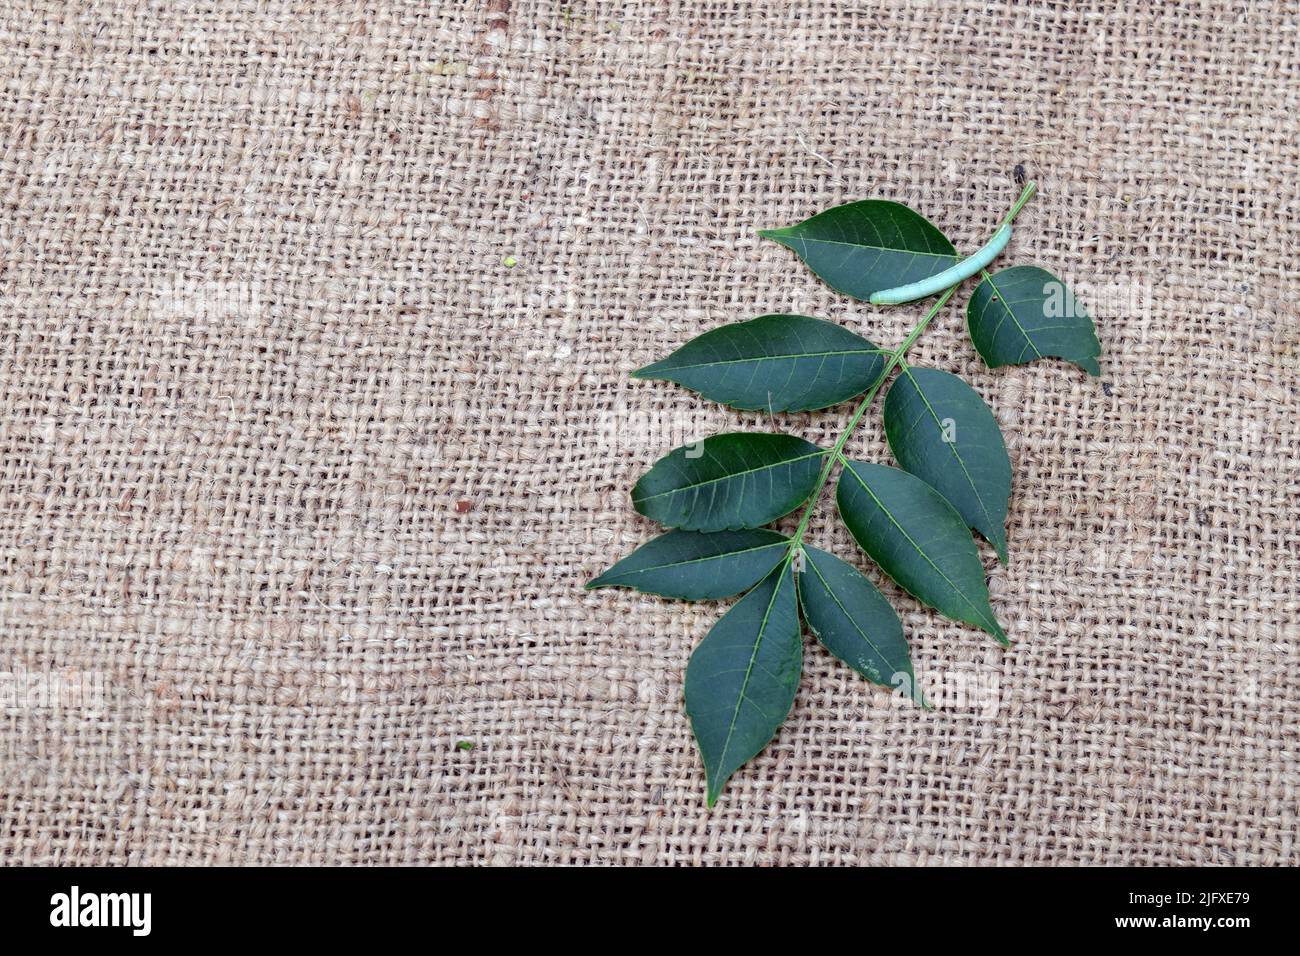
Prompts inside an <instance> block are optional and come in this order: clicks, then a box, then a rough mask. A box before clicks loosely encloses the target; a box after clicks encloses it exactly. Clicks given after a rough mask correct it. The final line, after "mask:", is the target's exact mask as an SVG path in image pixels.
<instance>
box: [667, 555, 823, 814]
mask: <svg viewBox="0 0 1300 956" xmlns="http://www.w3.org/2000/svg"><path fill="white" fill-rule="evenodd" d="M796 604H797V599H796V597H795V582H794V569H793V568H792V567H791V566H790V562H789V561H785V562H782V563H781V565H780V566H778V567H777V569H776V570H775V571H773V572H772V573H771V574H769V575H768V576H767V577H766V578H764V579H763V580H762V581H761V582H760V583H759V585H758V586H757V587H755V588H754V589H753V590H752V591H750V592H749V593H748V594H746V595H745V596H744V597H743V598H741V599H740V600H739V601H737V602H736V604H735V606H734V607H733V608H732V609H731V610H730V611H728V612H727V613H726V614H724V615H723V616H722V617H721V619H719V621H718V623H717V624H715V625H713V629H712V630H711V631H709V633H708V635H707V636H706V637H705V638H704V640H703V641H701V642H700V645H699V647H697V648H696V649H695V653H694V654H692V655H691V661H690V663H689V664H688V665H687V667H686V713H687V714H688V715H689V716H690V719H691V730H692V731H693V732H694V734H695V741H696V744H697V745H698V746H699V748H700V756H701V757H702V758H703V760H704V772H705V776H706V778H707V780H708V803H709V806H713V804H714V803H715V802H717V799H718V794H719V793H720V792H721V791H722V786H723V784H725V783H726V782H727V778H728V777H730V776H731V775H732V774H733V773H735V772H736V770H737V769H738V768H739V767H740V766H741V765H742V764H744V763H745V762H746V761H748V760H749V759H750V758H751V757H753V756H754V755H755V754H757V753H758V752H759V751H760V750H762V749H763V748H764V747H766V746H767V744H768V741H770V740H771V739H772V737H773V735H774V734H775V733H776V730H777V728H778V727H780V726H781V722H782V721H784V720H785V718H786V715H787V714H789V713H790V707H791V706H792V705H793V704H794V696H795V691H796V690H798V687H799V673H800V671H801V670H802V667H803V641H802V640H801V638H800V635H799V613H798V610H797V607H796Z"/></svg>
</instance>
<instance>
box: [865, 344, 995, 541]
mask: <svg viewBox="0 0 1300 956" xmlns="http://www.w3.org/2000/svg"><path fill="white" fill-rule="evenodd" d="M885 437H886V438H888V439H889V447H890V449H891V450H892V451H893V453H894V457H895V458H897V459H898V463H899V464H900V465H902V466H903V467H904V468H906V469H907V470H908V471H910V472H911V473H912V474H914V475H916V476H917V477H918V478H920V479H922V480H923V481H925V482H926V483H928V484H929V485H930V486H932V487H933V488H934V489H935V490H937V491H938V492H939V493H940V494H941V495H943V496H944V497H945V498H947V499H948V503H949V504H951V505H952V506H953V507H954V508H956V509H957V513H958V514H959V515H961V516H962V518H963V519H964V520H965V521H966V523H967V524H968V525H970V526H971V527H972V528H974V529H975V530H976V531H978V532H979V533H980V534H982V535H983V536H984V537H985V538H986V539H987V540H988V542H989V543H990V544H992V545H993V547H994V548H995V549H997V552H998V558H999V559H1000V560H1001V561H1002V563H1003V564H1006V563H1007V535H1006V531H1005V529H1004V528H1003V525H1004V524H1005V523H1006V520H1007V500H1008V499H1009V498H1010V497H1011V461H1010V459H1009V458H1007V446H1006V445H1005V444H1004V443H1003V441H1002V432H1001V430H999V428H998V423H997V419H995V418H994V417H993V412H992V411H991V410H990V409H989V407H988V406H987V405H985V404H984V400H983V399H982V398H980V397H979V393H977V392H976V391H975V390H974V389H973V388H971V387H970V386H969V385H967V384H966V383H965V382H963V381H962V380H961V379H959V378H958V377H957V376H956V375H950V374H948V373H947V372H940V371H939V370H938V369H932V368H913V367H910V366H904V367H903V372H902V374H901V375H899V376H898V378H897V379H895V380H894V384H893V385H891V386H890V389H889V394H888V395H887V396H885Z"/></svg>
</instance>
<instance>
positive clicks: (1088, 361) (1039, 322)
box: [966, 266, 1101, 375]
mask: <svg viewBox="0 0 1300 956" xmlns="http://www.w3.org/2000/svg"><path fill="white" fill-rule="evenodd" d="M966 324H967V327H968V328H969V329H970V337H971V341H972V342H974V343H975V350H976V351H977V352H979V354H980V357H981V358H982V359H984V363H985V364H986V365H988V366H989V368H998V367H1000V366H1003V365H1022V364H1024V363H1025V362H1032V361H1034V360H1035V359H1039V358H1044V357H1046V356H1051V357H1053V358H1062V359H1065V360H1066V361H1067V362H1073V363H1074V364H1075V365H1077V366H1079V368H1081V369H1083V370H1084V371H1085V372H1087V373H1088V374H1089V375H1100V374H1101V366H1100V365H1098V364H1097V356H1098V355H1100V354H1101V343H1100V342H1098V341H1097V329H1096V327H1095V326H1094V325H1093V324H1092V319H1090V318H1089V317H1088V313H1087V312H1085V311H1084V309H1083V306H1082V305H1080V304H1079V302H1078V300H1077V299H1075V297H1074V295H1073V293H1071V292H1070V290H1069V288H1067V287H1066V285H1065V283H1064V282H1062V281H1061V280H1060V279H1058V278H1056V276H1054V275H1052V274H1051V273H1050V272H1048V271H1047V270H1046V269H1040V268H1038V267H1037V266H1012V267H1011V268H1010V269H1003V270H1002V271H1001V272H998V273H995V274H994V275H986V276H985V278H984V281H983V282H981V283H980V284H979V285H978V286H977V287H976V289H975V294H974V295H972V296H971V299H970V303H969V304H968V305H967V306H966Z"/></svg>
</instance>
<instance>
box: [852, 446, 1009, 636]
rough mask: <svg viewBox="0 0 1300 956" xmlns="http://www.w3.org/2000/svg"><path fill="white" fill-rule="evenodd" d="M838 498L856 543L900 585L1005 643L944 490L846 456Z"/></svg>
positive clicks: (971, 544)
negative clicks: (941, 491) (851, 459)
mask: <svg viewBox="0 0 1300 956" xmlns="http://www.w3.org/2000/svg"><path fill="white" fill-rule="evenodd" d="M836 503H837V505H838V507H839V511H840V517H842V518H843V519H844V523H845V524H846V525H847V526H848V529H849V532H850V533H851V534H852V535H853V539H854V540H855V541H857V543H858V546H859V547H861V548H862V550H863V551H865V552H866V553H867V554H869V555H870V556H871V559H872V560H873V561H875V562H876V564H878V565H880V567H881V569H882V570H883V571H884V572H885V573H886V574H888V575H889V576H890V577H891V578H893V579H894V580H895V581H896V582H898V584H899V586H900V587H902V588H903V589H904V590H905V591H907V592H908V593H909V594H911V595H912V596H913V597H915V598H916V599H917V600H919V601H921V602H923V603H925V604H928V605H929V606H930V607H932V608H934V609H935V610H937V611H939V612H941V613H943V614H946V615H947V616H948V617H950V618H952V619H954V620H957V621H964V622H966V623H967V624H974V625H975V626H976V627H978V628H980V629H981V630H984V631H987V632H988V633H990V634H992V635H993V636H994V637H995V638H997V640H998V641H999V642H1000V643H1002V644H1006V643H1008V641H1007V636H1006V633H1005V632H1004V631H1003V630H1002V627H1001V625H999V624H998V622H997V618H995V617H994V616H993V609H992V608H991V607H990V606H989V592H988V586H987V585H986V584H985V583H984V566H983V565H982V564H980V559H979V552H977V551H976V549H975V541H974V539H972V538H971V535H970V530H969V529H968V528H967V527H966V522H964V521H963V520H962V518H961V515H959V514H957V512H956V511H955V510H953V507H952V505H950V504H949V503H948V502H947V500H946V499H945V498H944V497H943V496H942V495H941V494H939V492H937V491H935V490H934V489H933V488H931V487H930V486H929V485H927V484H926V483H925V482H924V481H922V480H921V479H920V478H917V477H916V476H915V475H910V474H908V473H907V472H905V471H900V470H899V469H897V468H890V467H889V466H887V465H874V464H870V463H868V462H861V461H849V462H846V463H845V465H844V470H843V472H841V474H840V479H839V484H838V486H837V488H836Z"/></svg>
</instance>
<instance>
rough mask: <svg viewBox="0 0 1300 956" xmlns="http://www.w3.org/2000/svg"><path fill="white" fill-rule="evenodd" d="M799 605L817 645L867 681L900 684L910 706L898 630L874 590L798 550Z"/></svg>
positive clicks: (911, 681) (908, 670) (833, 561)
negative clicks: (800, 555)
mask: <svg viewBox="0 0 1300 956" xmlns="http://www.w3.org/2000/svg"><path fill="white" fill-rule="evenodd" d="M803 553H804V569H803V571H801V572H800V573H799V604H800V606H801V607H802V608H803V616H804V620H805V621H807V622H808V627H809V628H810V629H811V630H812V632H813V634H815V635H816V636H817V640H819V641H821V643H822V645H823V646H824V647H825V648H826V649H827V650H828V651H830V652H831V653H832V654H834V655H835V656H836V657H838V658H839V659H840V660H842V661H843V662H844V663H846V664H848V665H849V666H850V667H852V668H853V669H854V670H855V671H857V672H858V673H859V674H861V675H862V676H863V677H865V678H866V679H867V680H869V681H871V682H872V683H873V684H881V685H883V686H885V687H896V686H898V684H899V682H900V681H901V680H902V679H904V678H905V679H906V681H907V687H908V689H909V691H910V692H911V694H912V697H913V699H914V700H916V701H918V702H919V701H920V699H921V698H920V695H919V692H918V691H917V690H916V676H915V675H914V674H913V673H912V658H911V655H910V654H909V653H908V649H907V640H906V639H905V638H904V637H903V625H902V622H900V621H899V620H898V615H897V614H896V613H895V612H894V609H893V607H892V606H891V605H890V603H889V602H888V601H886V600H885V597H884V595H882V594H881V593H880V590H879V589H878V588H877V587H876V586H875V585H874V584H872V583H871V581H870V580H868V579H867V577H866V576H865V575H863V574H862V572H861V571H859V570H858V569H857V568H855V567H853V566H852V565H851V564H848V563H846V562H844V561H841V560H840V559H839V558H837V557H835V555H833V554H830V553H828V552H826V551H822V550H821V549H819V548H812V547H808V546H807V545H804V548H803Z"/></svg>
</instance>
